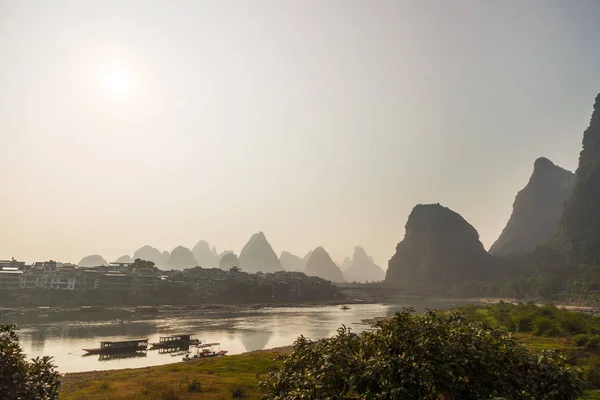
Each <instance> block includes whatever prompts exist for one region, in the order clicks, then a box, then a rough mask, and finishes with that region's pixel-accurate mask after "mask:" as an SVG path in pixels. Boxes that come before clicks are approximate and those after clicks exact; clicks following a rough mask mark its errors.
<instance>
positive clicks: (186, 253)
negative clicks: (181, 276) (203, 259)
mask: <svg viewBox="0 0 600 400" xmlns="http://www.w3.org/2000/svg"><path fill="white" fill-rule="evenodd" d="M197 264H198V262H197V261H196V259H195V258H194V254H192V251H191V250H190V249H188V248H186V247H183V246H177V247H175V248H174V249H173V251H172V252H171V255H170V256H169V259H168V260H167V266H168V267H169V268H171V269H179V270H183V269H186V268H194V267H195V266H196V265H197Z"/></svg>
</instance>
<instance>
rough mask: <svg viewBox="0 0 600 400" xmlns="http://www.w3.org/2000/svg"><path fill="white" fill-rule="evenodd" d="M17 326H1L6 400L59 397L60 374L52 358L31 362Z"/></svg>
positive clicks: (0, 384)
mask: <svg viewBox="0 0 600 400" xmlns="http://www.w3.org/2000/svg"><path fill="white" fill-rule="evenodd" d="M15 330H16V326H15V325H0V394H1V395H2V399H3V400H17V399H18V400H54V399H58V390H59V388H60V379H59V374H58V372H56V371H55V370H54V369H55V368H56V367H55V366H54V365H53V364H52V357H43V358H39V357H37V358H34V359H33V360H31V362H28V361H27V360H26V359H25V354H23V351H22V350H21V346H19V338H18V336H17V334H16V332H15Z"/></svg>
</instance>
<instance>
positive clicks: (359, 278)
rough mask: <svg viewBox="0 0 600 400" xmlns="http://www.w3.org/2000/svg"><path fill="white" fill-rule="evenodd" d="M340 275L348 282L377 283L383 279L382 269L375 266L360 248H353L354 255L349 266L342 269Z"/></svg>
mask: <svg viewBox="0 0 600 400" xmlns="http://www.w3.org/2000/svg"><path fill="white" fill-rule="evenodd" d="M346 260H348V258H346ZM346 260H344V262H346ZM342 274H343V275H344V278H346V280H347V281H349V282H373V281H375V282H378V281H382V280H384V279H385V272H384V271H383V269H381V267H379V266H378V265H376V264H375V263H374V262H373V259H372V258H371V257H369V256H368V255H367V253H366V252H365V250H364V249H363V248H362V247H360V246H356V247H355V248H354V255H353V256H352V261H351V262H350V266H349V267H347V268H345V269H343V270H342Z"/></svg>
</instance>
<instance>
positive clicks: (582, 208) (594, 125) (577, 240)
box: [556, 94, 600, 266]
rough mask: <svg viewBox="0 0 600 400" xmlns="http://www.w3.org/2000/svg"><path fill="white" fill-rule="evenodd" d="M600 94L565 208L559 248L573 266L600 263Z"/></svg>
mask: <svg viewBox="0 0 600 400" xmlns="http://www.w3.org/2000/svg"><path fill="white" fill-rule="evenodd" d="M599 205H600V94H598V96H596V100H595V103H594V111H593V112H592V118H591V120H590V125H589V127H588V128H587V129H586V130H585V132H584V133H583V149H582V150H581V153H580V154H579V165H578V167H577V171H576V178H575V184H574V186H573V193H572V194H571V197H570V198H569V200H568V201H567V202H566V204H565V209H564V212H563V215H562V218H561V221H560V227H559V234H558V236H557V240H556V242H557V245H558V247H559V248H560V249H561V252H562V254H563V255H564V256H565V258H566V260H567V263H568V264H569V265H571V266H580V265H597V263H598V262H599V261H600V211H599V210H600V208H599Z"/></svg>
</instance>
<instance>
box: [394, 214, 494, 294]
mask: <svg viewBox="0 0 600 400" xmlns="http://www.w3.org/2000/svg"><path fill="white" fill-rule="evenodd" d="M500 265H501V261H500V259H497V258H495V257H493V256H491V255H490V254H489V253H488V252H487V251H485V249H484V248H483V245H482V244H481V242H480V241H479V234H478V233H477V231H476V230H475V228H473V226H471V225H470V224H469V223H468V222H467V221H465V219H464V218H463V217H462V216H461V215H459V214H457V213H456V212H454V211H452V210H450V209H449V208H447V207H444V206H441V205H439V204H426V205H423V204H420V205H417V206H416V207H415V208H414V209H413V210H412V212H411V214H410V216H409V217H408V221H407V222H406V233H405V236H404V239H403V240H402V241H401V242H400V243H399V244H398V246H397V247H396V254H394V256H393V257H392V258H391V259H390V261H389V266H388V270H387V273H386V278H385V281H386V283H388V284H389V285H391V286H396V287H402V288H409V289H427V290H431V291H434V292H445V291H447V290H451V289H452V288H453V287H454V286H455V285H457V284H460V283H462V282H463V281H467V280H475V279H484V278H486V277H489V276H492V275H494V274H495V272H496V271H497V269H498V268H500Z"/></svg>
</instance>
